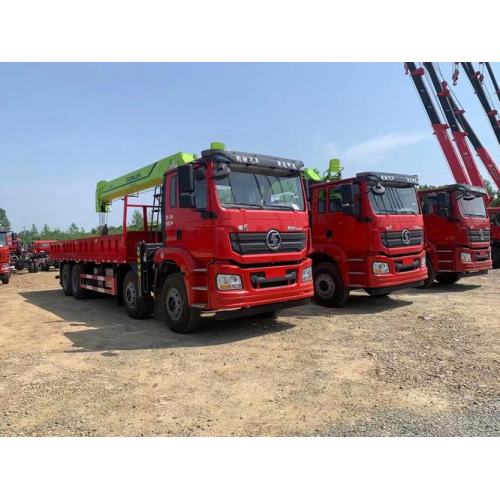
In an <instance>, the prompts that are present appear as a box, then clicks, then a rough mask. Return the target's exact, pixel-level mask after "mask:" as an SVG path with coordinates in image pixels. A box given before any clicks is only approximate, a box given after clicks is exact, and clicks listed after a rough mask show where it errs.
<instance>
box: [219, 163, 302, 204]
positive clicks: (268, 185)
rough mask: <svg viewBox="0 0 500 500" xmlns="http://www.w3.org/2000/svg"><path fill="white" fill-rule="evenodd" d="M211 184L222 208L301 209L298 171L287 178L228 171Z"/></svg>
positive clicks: (300, 183)
mask: <svg viewBox="0 0 500 500" xmlns="http://www.w3.org/2000/svg"><path fill="white" fill-rule="evenodd" d="M215 186H216V189H217V196H218V198H219V201H220V203H221V204H222V206H224V207H242V208H246V207H251V208H258V209H263V208H265V209H269V210H301V211H303V210H304V197H303V194H302V182H301V179H300V176H299V174H297V175H293V176H292V177H290V176H281V175H265V174H257V173H251V172H241V171H237V170H231V171H230V173H229V175H227V176H226V177H224V178H222V179H215Z"/></svg>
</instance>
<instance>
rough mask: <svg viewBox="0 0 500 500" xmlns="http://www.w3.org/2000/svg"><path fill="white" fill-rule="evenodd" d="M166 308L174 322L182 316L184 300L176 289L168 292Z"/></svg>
mask: <svg viewBox="0 0 500 500" xmlns="http://www.w3.org/2000/svg"><path fill="white" fill-rule="evenodd" d="M166 306H167V307H166V309H167V314H168V315H169V317H170V318H171V319H172V320H174V321H177V320H178V319H179V318H180V317H181V314H182V299H181V294H180V293H179V291H178V290H176V289H175V288H170V290H169V291H168V293H167V298H166Z"/></svg>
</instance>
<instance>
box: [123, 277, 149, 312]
mask: <svg viewBox="0 0 500 500" xmlns="http://www.w3.org/2000/svg"><path fill="white" fill-rule="evenodd" d="M123 303H124V304H125V309H126V310H127V313H128V315H129V316H130V317H131V318H134V319H142V318H146V317H147V316H149V315H151V313H152V312H153V301H152V299H151V297H139V289H138V285H137V274H136V273H134V271H129V272H128V273H127V274H126V275H125V279H124V280H123Z"/></svg>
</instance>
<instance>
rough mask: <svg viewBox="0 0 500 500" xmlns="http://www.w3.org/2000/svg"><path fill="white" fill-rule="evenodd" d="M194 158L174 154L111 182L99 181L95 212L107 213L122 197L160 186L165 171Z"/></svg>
mask: <svg viewBox="0 0 500 500" xmlns="http://www.w3.org/2000/svg"><path fill="white" fill-rule="evenodd" d="M195 158H196V157H195V155H192V154H190V153H176V154H174V155H172V156H167V157H166V158H163V159H161V160H159V161H157V162H155V163H152V164H151V165H146V166H145V167H142V168H139V169H137V170H134V171H133V172H130V173H128V174H125V175H122V176H121V177H117V178H116V179H113V180H111V181H99V182H98V183H97V187H96V192H95V209H96V212H101V213H104V212H108V211H109V206H110V205H111V203H112V201H113V200H116V199H118V198H121V197H122V196H125V195H128V194H133V193H139V192H141V191H144V190H146V189H149V188H152V187H154V186H159V185H161V183H162V181H163V175H164V174H165V172H166V171H167V170H170V169H171V168H175V167H177V166H179V165H184V164H186V163H190V162H192V161H193V160H194V159H195Z"/></svg>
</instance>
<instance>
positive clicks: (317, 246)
mask: <svg viewBox="0 0 500 500" xmlns="http://www.w3.org/2000/svg"><path fill="white" fill-rule="evenodd" d="M417 183H418V178H417V177H416V176H409V175H400V174H387V173H381V172H363V173H359V174H357V175H356V177H352V178H349V179H342V180H338V181H334V182H320V183H313V184H311V186H310V190H311V216H312V218H311V222H312V223H311V227H312V246H313V248H312V253H311V258H312V259H313V275H314V288H315V300H316V301H317V302H318V303H319V304H321V305H324V306H328V307H335V306H341V305H343V304H344V303H345V302H346V301H347V299H348V297H349V292H350V290H352V289H356V288H363V289H364V290H365V291H366V292H367V293H369V294H370V295H387V294H389V293H391V292H392V291H395V290H398V289H402V288H411V287H417V286H420V285H422V284H423V282H424V280H425V278H426V277H427V270H426V266H425V252H424V231H423V229H424V227H423V226H424V224H423V218H422V214H421V211H420V206H419V203H418V198H417V193H416V185H417Z"/></svg>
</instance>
